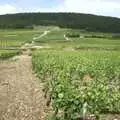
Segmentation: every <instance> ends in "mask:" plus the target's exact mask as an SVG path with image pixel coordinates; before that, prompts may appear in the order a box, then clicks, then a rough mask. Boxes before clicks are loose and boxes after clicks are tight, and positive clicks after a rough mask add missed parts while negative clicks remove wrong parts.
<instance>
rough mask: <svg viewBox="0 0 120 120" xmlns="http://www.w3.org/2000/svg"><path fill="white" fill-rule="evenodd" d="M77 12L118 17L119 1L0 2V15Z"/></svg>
mask: <svg viewBox="0 0 120 120" xmlns="http://www.w3.org/2000/svg"><path fill="white" fill-rule="evenodd" d="M18 12H79V13H91V14H97V15H106V16H114V17H120V0H0V14H6V13H18Z"/></svg>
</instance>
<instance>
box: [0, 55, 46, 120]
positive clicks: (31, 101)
mask: <svg viewBox="0 0 120 120" xmlns="http://www.w3.org/2000/svg"><path fill="white" fill-rule="evenodd" d="M46 112H47V108H46V106H45V100H44V97H43V92H42V84H40V83H39V82H38V83H37V81H36V77H35V75H34V74H33V71H32V64H31V57H30V56H28V55H21V56H19V59H18V60H17V61H5V62H1V63H0V120H44V119H45V116H46Z"/></svg>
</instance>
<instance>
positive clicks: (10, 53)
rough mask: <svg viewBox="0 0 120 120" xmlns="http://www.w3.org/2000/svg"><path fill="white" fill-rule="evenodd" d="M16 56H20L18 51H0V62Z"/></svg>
mask: <svg viewBox="0 0 120 120" xmlns="http://www.w3.org/2000/svg"><path fill="white" fill-rule="evenodd" d="M18 54H20V51H18V50H0V60H4V59H8V58H11V57H13V56H15V55H18Z"/></svg>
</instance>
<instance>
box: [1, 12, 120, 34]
mask: <svg viewBox="0 0 120 120" xmlns="http://www.w3.org/2000/svg"><path fill="white" fill-rule="evenodd" d="M34 25H35V26H37V25H43V26H49V25H54V26H59V27H62V28H73V29H84V30H86V31H95V32H112V33H120V19H119V18H115V17H105V16H97V15H91V14H81V13H18V14H6V15H0V28H1V29H4V28H18V29H19V28H30V29H32V28H33V26H34Z"/></svg>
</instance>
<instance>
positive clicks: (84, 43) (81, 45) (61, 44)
mask: <svg viewBox="0 0 120 120" xmlns="http://www.w3.org/2000/svg"><path fill="white" fill-rule="evenodd" d="M68 32H71V33H72V32H73V33H74V32H76V33H79V34H80V35H82V36H85V35H95V34H96V35H104V36H105V37H106V38H69V39H70V41H66V40H65V38H64V35H65V34H67V33H68ZM111 36H112V34H103V33H82V32H80V31H79V30H69V29H58V30H53V31H51V32H50V33H49V34H48V35H47V36H44V37H42V38H40V39H38V40H37V41H36V42H37V45H46V44H47V45H50V46H52V47H53V49H63V48H68V47H71V48H74V49H75V50H81V49H83V50H89V49H92V50H116V51H119V50H120V39H113V38H111Z"/></svg>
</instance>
